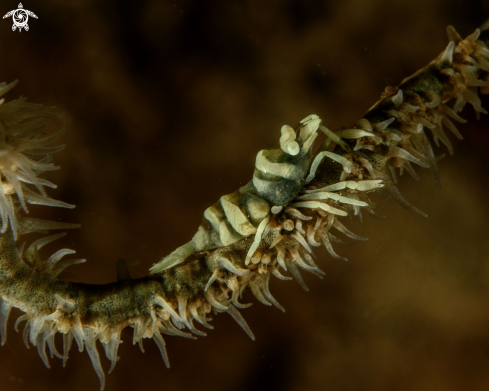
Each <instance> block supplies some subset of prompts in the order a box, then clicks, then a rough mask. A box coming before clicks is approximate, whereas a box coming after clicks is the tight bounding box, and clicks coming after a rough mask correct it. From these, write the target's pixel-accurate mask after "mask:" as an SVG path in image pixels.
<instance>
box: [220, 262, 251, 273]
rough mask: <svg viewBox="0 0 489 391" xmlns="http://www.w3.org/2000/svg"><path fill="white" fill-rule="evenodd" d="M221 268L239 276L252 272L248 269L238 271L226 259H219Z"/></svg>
mask: <svg viewBox="0 0 489 391" xmlns="http://www.w3.org/2000/svg"><path fill="white" fill-rule="evenodd" d="M219 266H221V267H222V268H224V269H227V270H228V271H230V272H231V273H234V274H236V275H237V276H244V275H246V274H248V273H249V272H250V271H249V270H247V269H238V268H237V267H236V266H234V265H233V264H232V263H231V262H230V261H229V260H228V259H226V258H219Z"/></svg>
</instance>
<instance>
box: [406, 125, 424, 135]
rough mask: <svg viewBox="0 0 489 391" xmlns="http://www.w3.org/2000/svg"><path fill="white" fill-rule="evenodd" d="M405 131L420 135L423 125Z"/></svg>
mask: <svg viewBox="0 0 489 391" xmlns="http://www.w3.org/2000/svg"><path fill="white" fill-rule="evenodd" d="M407 130H408V132H410V133H413V134H420V133H421V132H422V131H423V125H421V124H415V125H414V126H413V127H410V128H408V129H407Z"/></svg>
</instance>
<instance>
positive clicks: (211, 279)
mask: <svg viewBox="0 0 489 391" xmlns="http://www.w3.org/2000/svg"><path fill="white" fill-rule="evenodd" d="M218 276H219V270H215V271H214V273H212V276H211V278H209V281H207V284H206V286H205V288H204V292H207V289H209V287H210V286H211V285H212V283H213V282H214V281H216V280H217V277H218Z"/></svg>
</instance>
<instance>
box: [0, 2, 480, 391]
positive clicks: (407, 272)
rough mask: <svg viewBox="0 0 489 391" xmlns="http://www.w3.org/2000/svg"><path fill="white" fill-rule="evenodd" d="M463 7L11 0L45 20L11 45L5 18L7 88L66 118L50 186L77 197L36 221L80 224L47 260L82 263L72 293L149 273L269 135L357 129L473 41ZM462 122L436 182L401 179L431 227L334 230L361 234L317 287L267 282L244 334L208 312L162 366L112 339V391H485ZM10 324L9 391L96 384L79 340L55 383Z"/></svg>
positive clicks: (472, 145)
mask: <svg viewBox="0 0 489 391" xmlns="http://www.w3.org/2000/svg"><path fill="white" fill-rule="evenodd" d="M466 3H467V2H460V1H454V0H450V1H447V0H443V1H442V0H430V1H426V0H423V1H422V0H410V1H403V0H395V1H393V0H389V1H387V0H379V1H375V2H374V1H370V2H365V1H360V0H343V1H341V2H334V3H333V2H328V1H314V0H310V1H307V0H306V1H300V0H294V1H293V0H288V1H273V2H262V1H257V0H247V1H243V2H240V3H239V4H234V2H224V1H223V2H219V1H205V2H194V1H173V2H172V1H154V0H153V1H140V2H129V1H125V2H108V1H107V2H95V1H92V2H80V1H79V2H62V1H43V2H40V1H31V2H29V3H27V2H26V3H24V7H25V8H26V9H29V10H31V11H33V12H34V13H35V14H36V15H37V16H38V17H39V19H32V18H30V19H29V26H30V30H29V31H28V32H25V31H22V32H21V33H19V32H17V31H16V32H13V31H12V30H11V24H12V23H11V19H5V20H0V36H1V39H0V55H1V57H0V58H1V59H0V79H2V80H5V81H11V80H14V79H16V78H18V79H20V83H19V85H18V86H17V87H16V88H15V90H13V91H12V92H10V93H9V95H8V96H9V97H10V98H11V99H12V98H15V97H17V96H19V95H24V96H27V97H28V98H29V100H30V101H32V102H39V103H45V104H48V105H55V106H57V107H59V108H60V110H62V112H63V113H64V116H63V118H62V121H61V125H62V126H66V128H67V132H66V133H65V135H64V136H63V140H62V141H63V142H65V143H67V145H68V146H67V148H66V149H65V150H64V151H62V152H60V153H58V154H57V156H56V157H55V162H56V163H57V164H60V165H61V167H62V169H61V170H60V171H58V172H55V173H52V174H51V175H50V176H49V177H48V179H49V180H52V181H53V182H55V183H56V184H58V186H59V188H58V189H56V190H52V191H50V192H49V194H50V195H51V196H52V197H53V198H57V199H62V200H63V201H66V202H70V203H74V204H76V205H77V208H76V209H75V210H72V211H66V210H47V209H46V208H31V213H32V214H35V215H36V216H42V217H45V218H51V219H62V221H69V222H78V223H81V224H82V225H83V227H82V228H81V229H80V230H77V231H76V232H71V233H70V234H69V235H68V236H67V237H66V238H65V239H64V241H63V242H62V243H61V241H60V243H59V244H52V245H51V247H50V248H46V250H47V251H46V255H49V254H48V253H49V250H51V251H52V252H54V251H55V250H57V249H58V248H61V247H62V246H63V247H68V248H74V249H76V250H77V256H80V257H83V258H87V259H88V263H87V264H85V265H81V266H75V267H73V268H71V270H70V271H71V272H72V273H74V274H77V275H79V276H80V278H81V280H82V281H84V282H91V283H105V282H110V281H113V280H115V262H116V260H117V259H118V258H125V259H129V260H137V261H139V265H138V266H135V267H133V268H132V269H131V271H132V273H133V276H134V277H141V276H143V275H145V274H146V271H147V269H148V268H149V267H150V266H151V265H152V263H154V262H157V261H158V260H159V259H160V258H161V257H162V256H164V255H166V254H168V253H169V252H171V251H172V250H173V249H174V248H176V247H177V246H179V245H181V244H183V243H184V242H186V241H188V240H189V239H190V238H191V237H192V235H193V234H194V232H195V230H196V229H197V227H198V225H199V223H200V220H201V218H202V214H203V211H204V210H205V208H207V207H208V206H209V205H211V204H212V203H214V202H215V201H216V200H217V199H218V198H219V197H220V196H221V195H223V194H228V193H231V192H232V191H234V190H235V189H237V188H238V187H239V186H242V185H243V184H245V183H246V182H247V181H249V180H250V179H251V175H252V172H253V165H254V159H255V156H256V153H257V152H258V151H259V150H260V149H263V148H269V147H272V146H274V145H276V144H277V143H278V138H279V136H280V127H281V126H282V125H283V124H285V123H287V124H290V125H295V124H296V123H297V122H298V121H299V120H301V119H302V118H304V117H305V116H306V115H308V114H311V113H315V114H318V115H319V116H320V117H321V118H323V119H324V121H325V123H326V124H327V125H328V127H330V128H332V129H337V128H339V127H341V126H350V125H351V124H353V123H354V122H355V121H356V119H358V118H360V117H361V115H362V114H363V113H364V112H365V111H366V110H367V109H368V108H369V107H370V106H371V105H372V104H373V103H374V102H375V101H377V99H378V98H379V96H380V94H381V92H382V90H383V89H384V87H385V86H387V85H395V84H398V83H399V82H400V81H401V80H402V79H403V78H404V77H406V76H408V75H410V74H411V73H413V72H414V71H416V70H417V69H419V68H421V67H422V66H424V65H425V64H426V63H427V62H429V61H431V60H432V59H433V58H434V57H435V56H436V55H438V54H439V53H440V52H441V51H442V50H444V48H445V47H446V45H447V38H446V34H445V27H446V26H447V25H448V24H453V25H454V26H455V27H456V28H457V29H458V30H459V32H460V33H461V34H462V35H468V34H469V33H471V32H472V31H473V30H474V29H475V28H476V27H477V26H478V25H479V24H481V23H482V22H483V21H484V19H485V18H486V17H489V5H487V3H486V2H483V1H479V2H478V1H473V2H470V3H469V4H466ZM15 6H16V5H15V4H14V3H13V2H12V3H11V4H10V3H9V4H7V5H5V4H3V5H2V7H3V11H2V10H1V9H0V14H2V12H3V13H6V12H8V11H9V10H11V9H13V8H15ZM2 15H3V14H2ZM483 106H484V107H486V108H488V107H489V100H487V99H486V100H484V101H483ZM463 114H464V117H466V118H468V119H470V120H471V121H470V124H468V125H466V126H461V127H460V129H461V130H462V133H463V135H464V137H465V141H464V142H459V141H456V142H455V140H454V137H452V141H454V145H455V156H454V157H450V156H449V157H446V158H445V159H444V160H443V161H441V162H440V163H439V166H440V171H441V180H442V185H443V190H442V191H439V190H438V189H436V187H435V185H434V182H433V181H432V179H431V178H430V177H429V174H428V173H423V174H422V175H421V181H420V182H419V183H418V182H416V181H414V180H413V179H412V178H410V177H404V178H402V184H401V185H400V189H401V191H402V193H403V194H404V196H405V198H406V199H408V200H409V201H410V202H411V203H413V204H414V205H415V206H416V207H418V208H419V209H421V210H423V211H424V212H426V213H428V215H429V218H428V219H422V218H421V217H419V216H416V215H413V214H410V213H409V212H407V211H405V210H403V209H402V208H401V207H400V206H398V205H396V204H394V203H391V204H388V205H386V206H384V207H382V208H381V209H380V210H379V213H380V214H385V215H386V216H387V218H386V219H384V220H373V219H371V218H370V217H366V218H365V219H364V221H363V222H362V223H361V222H360V221H358V220H357V219H353V220H352V221H351V222H349V221H347V222H346V225H347V226H348V227H349V228H350V229H351V230H352V231H354V232H355V233H358V234H361V235H362V236H368V237H370V241H369V242H367V243H357V244H356V245H355V246H353V247H345V248H341V247H338V246H336V251H337V252H338V253H340V254H342V255H345V256H347V257H348V258H349V259H350V261H349V262H341V261H338V260H335V259H332V258H331V257H330V256H329V255H328V254H327V253H326V251H319V252H318V265H319V266H320V267H321V268H322V269H323V270H324V271H326V273H327V274H326V277H325V278H324V280H323V281H320V280H318V279H317V278H316V277H314V276H312V275H308V276H306V282H307V284H308V285H309V287H310V292H309V293H306V292H303V291H302V290H301V288H300V287H299V286H298V284H297V283H296V282H294V281H292V282H283V281H279V280H274V281H272V283H271V290H272V293H273V294H274V296H275V297H276V298H277V299H278V301H279V302H280V303H281V304H282V305H283V306H284V307H285V308H286V310H287V312H286V313H285V314H282V313H281V312H280V311H278V310H277V309H274V308H268V307H265V306H263V305H261V304H259V303H256V301H255V304H254V305H253V306H252V307H251V308H250V309H247V310H244V311H242V313H243V315H244V316H245V318H246V319H247V321H248V323H249V325H250V326H251V328H252V329H253V331H254V333H255V335H256V337H257V339H256V341H255V342H252V341H250V340H249V339H248V337H247V336H246V335H245V334H244V333H243V332H242V330H241V329H240V328H239V326H238V325H236V324H235V323H234V322H233V321H232V319H231V318H230V317H229V316H228V315H220V316H217V317H215V318H214V321H213V324H214V326H215V330H214V331H211V332H210V333H209V335H208V336H207V337H206V338H199V339H198V340H197V341H190V340H185V339H182V338H178V337H166V338H165V339H166V342H167V348H168V353H169V357H170V362H171V365H172V367H171V369H169V370H167V369H165V367H164V364H163V362H162V360H161V357H160V354H159V351H158V349H157V348H156V346H155V345H154V343H153V342H152V341H147V343H146V345H145V346H146V353H145V354H142V353H141V352H140V351H139V349H138V348H137V347H133V346H131V340H132V333H131V332H130V331H129V330H126V332H124V333H123V338H124V344H123V345H122V346H121V348H120V349H119V352H120V356H121V361H120V362H119V363H118V364H117V366H116V369H115V370H114V372H113V373H112V374H111V375H109V376H108V378H107V381H106V390H107V391H113V390H133V389H134V390H135V389H149V388H150V387H153V388H158V389H160V388H161V389H165V390H172V391H173V390H193V389H200V390H208V389H211V388H212V389H213V390H215V391H220V390H223V391H224V390H230V389H233V390H267V391H272V390H307V391H309V390H340V391H343V390H345V391H346V390H370V389H371V390H379V391H380V390H389V391H390V390H402V391H404V390H430V391H435V390H479V389H480V390H482V389H487V386H488V385H489V371H488V368H489V331H488V330H489V311H488V302H489V259H488V255H487V254H489V242H488V240H487V216H488V212H489V211H488V206H487V190H488V185H487V183H488V182H489V174H488V168H489V161H488V159H487V151H488V148H487V146H486V145H487V143H488V142H489V138H488V134H489V131H488V129H487V128H488V125H489V122H488V120H487V119H486V118H483V119H481V121H479V122H475V118H474V117H475V116H474V115H473V113H472V111H471V110H466V111H465V112H464V113H463ZM61 125H60V126H61ZM54 129H55V127H54V125H53V126H52V127H51V128H50V131H52V130H54ZM438 151H439V152H438V153H439V154H441V153H447V151H446V150H445V149H444V148H440V149H439V150H438ZM419 171H420V170H418V172H419ZM246 299H250V300H251V295H249V294H248V295H246V297H245V298H244V300H243V302H247V300H246ZM12 327H13V317H12V318H11V320H10V323H9V330H8V331H9V338H8V343H7V345H6V346H4V347H3V348H1V349H0V379H1V380H0V389H1V390H2V391H20V390H27V389H36V390H39V391H44V390H52V389H70V390H73V391H77V390H84V391H85V390H97V389H98V387H99V385H98V378H97V377H96V375H95V373H94V372H93V370H92V367H91V364H90V360H89V358H88V356H87V355H86V353H83V354H80V353H78V352H77V351H76V349H75V348H73V349H72V352H71V358H70V360H68V364H67V368H65V369H61V361H60V360H58V359H53V360H51V364H52V367H53V368H52V369H51V370H47V369H46V368H45V367H44V365H43V364H42V361H41V359H40V358H39V357H38V355H37V352H36V351H35V348H31V349H30V350H27V349H26V348H25V347H24V346H23V343H22V336H21V335H19V334H15V332H13V329H12ZM58 343H59V346H61V341H60V340H59V341H58ZM100 348H101V347H100ZM100 353H101V355H102V354H103V353H102V351H100ZM102 365H103V366H104V368H105V370H107V369H108V368H109V365H108V361H107V360H105V358H103V359H102Z"/></svg>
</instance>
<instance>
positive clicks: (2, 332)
mask: <svg viewBox="0 0 489 391" xmlns="http://www.w3.org/2000/svg"><path fill="white" fill-rule="evenodd" d="M11 309H12V307H11V306H10V304H8V303H7V302H6V301H5V300H4V299H2V298H1V297H0V338H1V342H0V345H1V346H3V345H4V344H5V341H7V321H8V317H9V314H10V310H11Z"/></svg>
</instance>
